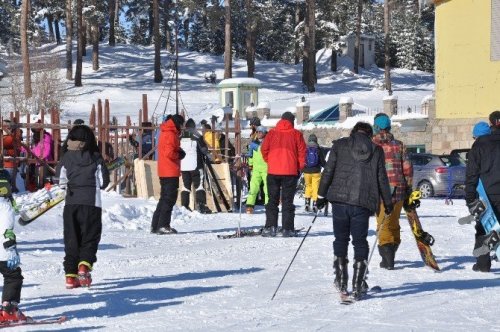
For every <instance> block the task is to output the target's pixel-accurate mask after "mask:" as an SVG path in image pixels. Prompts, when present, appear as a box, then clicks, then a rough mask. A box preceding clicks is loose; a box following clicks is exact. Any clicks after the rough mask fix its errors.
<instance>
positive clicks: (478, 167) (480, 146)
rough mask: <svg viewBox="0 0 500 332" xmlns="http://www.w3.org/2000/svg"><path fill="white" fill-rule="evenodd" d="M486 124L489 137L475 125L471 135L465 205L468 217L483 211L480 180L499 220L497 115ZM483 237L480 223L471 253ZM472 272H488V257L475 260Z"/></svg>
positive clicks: (499, 122) (499, 120)
mask: <svg viewBox="0 0 500 332" xmlns="http://www.w3.org/2000/svg"><path fill="white" fill-rule="evenodd" d="M489 120H490V124H491V134H489V133H488V131H487V130H486V128H485V127H484V125H481V124H476V126H475V127H474V130H473V133H472V135H473V136H474V137H475V138H476V140H475V141H474V143H473V144H472V147H471V150H470V151H469V156H468V160H467V168H466V171H465V201H466V203H467V207H468V208H469V212H470V214H471V215H476V214H478V215H479V214H481V212H483V211H484V210H485V206H484V205H483V203H482V202H481V200H480V199H479V198H478V195H477V192H476V188H477V184H478V182H479V179H481V181H482V182H483V185H484V189H485V191H486V194H487V195H488V198H489V200H490V203H491V205H492V207H493V212H494V213H495V215H496V217H497V218H500V172H499V171H498V170H499V169H500V111H495V112H493V113H491V114H490V116H489ZM485 234H486V232H485V231H484V228H483V226H482V225H481V222H476V236H475V238H476V241H475V244H474V249H476V248H478V247H481V245H482V243H481V240H480V238H481V237H482V236H483V235H485ZM472 269H473V270H474V271H478V272H490V269H491V258H490V254H489V253H488V254H485V255H481V256H479V257H477V258H476V263H475V264H474V265H473V266H472Z"/></svg>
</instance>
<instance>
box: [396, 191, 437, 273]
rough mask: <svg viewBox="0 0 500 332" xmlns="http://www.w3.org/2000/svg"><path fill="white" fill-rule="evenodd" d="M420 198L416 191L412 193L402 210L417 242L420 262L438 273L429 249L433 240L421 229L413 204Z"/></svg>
mask: <svg viewBox="0 0 500 332" xmlns="http://www.w3.org/2000/svg"><path fill="white" fill-rule="evenodd" d="M421 196H422V194H421V192H420V191H418V190H416V191H414V192H412V193H411V195H410V197H408V198H407V199H406V201H405V202H404V204H403V208H404V210H405V213H406V218H407V219H408V222H409V223H410V228H411V231H412V233H413V235H414V236H415V241H416V242H417V247H418V251H419V252H420V256H421V257H422V261H423V262H424V263H425V265H427V266H428V267H430V268H431V269H433V270H435V271H439V266H438V264H437V262H436V257H434V254H433V253H432V249H431V246H432V245H433V244H434V238H433V237H432V235H430V234H429V233H427V232H425V231H424V230H423V229H422V224H421V223H420V219H419V217H418V214H417V209H416V206H415V204H414V202H415V201H417V200H419V199H420V198H421Z"/></svg>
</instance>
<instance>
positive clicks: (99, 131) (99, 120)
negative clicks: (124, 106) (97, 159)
mask: <svg viewBox="0 0 500 332" xmlns="http://www.w3.org/2000/svg"><path fill="white" fill-rule="evenodd" d="M102 118H103V116H102V102H101V100H100V99H97V136H98V138H97V142H98V144H99V142H101V155H102V156H103V157H104V144H103V137H102V136H103V135H102V133H103V130H102Z"/></svg>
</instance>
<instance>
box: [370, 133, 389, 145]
mask: <svg viewBox="0 0 500 332" xmlns="http://www.w3.org/2000/svg"><path fill="white" fill-rule="evenodd" d="M393 140H394V135H393V134H391V133H390V132H388V131H385V130H382V131H380V132H378V133H377V134H376V135H375V136H373V141H374V142H375V143H377V144H379V143H387V142H391V141H393Z"/></svg>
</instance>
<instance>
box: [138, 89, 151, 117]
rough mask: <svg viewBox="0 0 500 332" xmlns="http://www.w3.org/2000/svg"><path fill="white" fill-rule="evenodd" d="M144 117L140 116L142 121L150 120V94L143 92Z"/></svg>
mask: <svg viewBox="0 0 500 332" xmlns="http://www.w3.org/2000/svg"><path fill="white" fill-rule="evenodd" d="M142 116H143V117H142V118H139V121H141V119H142V122H147V121H148V118H149V116H148V95H147V94H143V95H142Z"/></svg>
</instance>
